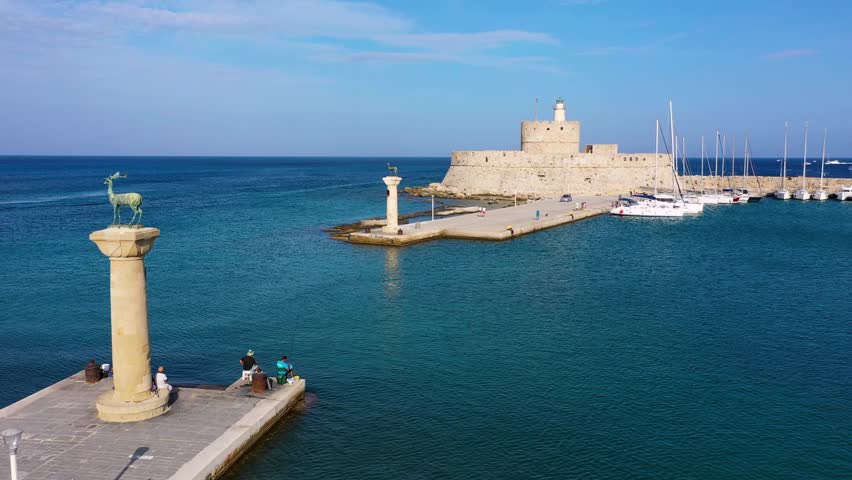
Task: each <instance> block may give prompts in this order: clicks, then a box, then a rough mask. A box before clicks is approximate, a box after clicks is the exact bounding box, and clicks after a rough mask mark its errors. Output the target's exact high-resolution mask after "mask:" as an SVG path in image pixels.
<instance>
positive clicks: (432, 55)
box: [0, 0, 852, 156]
mask: <svg viewBox="0 0 852 480" xmlns="http://www.w3.org/2000/svg"><path fill="white" fill-rule="evenodd" d="M850 24H852V2H841V1H813V2H781V1H777V0H776V1H747V2H744V1H713V2H698V1H695V2H693V1H650V0H649V1H634V0H630V1H628V0H538V1H536V2H520V1H517V0H515V1H478V2H477V1H465V0H428V1H427V0H418V1H415V0H410V1H399V2H390V1H374V2H357V1H351V2H344V1H330V0H295V1H294V0H160V1H145V0H127V1H118V0H115V1H68V0H62V1H60V0H54V1H47V0H0V154H76V155H98V154H101V155H377V156H378V155H411V156H420V155H435V156H447V155H449V153H450V151H452V150H467V149H517V148H518V147H519V136H520V134H519V129H520V125H519V122H520V121H521V120H524V119H532V118H533V117H534V115H535V99H536V98H539V99H540V105H539V115H540V116H541V117H542V118H546V117H550V116H551V114H552V111H551V107H552V102H553V100H554V99H555V98H556V97H557V96H560V95H561V96H563V97H564V98H565V101H566V105H567V111H568V117H569V118H570V119H575V120H580V121H581V122H582V130H581V133H582V138H581V141H582V142H584V143H619V144H620V145H621V150H622V151H634V152H635V151H649V150H650V151H652V150H653V140H654V138H653V132H654V120H655V119H657V118H660V119H661V120H662V119H665V118H666V116H667V101H668V99H669V98H671V99H672V100H673V101H674V105H675V115H676V123H677V126H678V130H679V135H682V136H685V137H686V139H687V153H689V154H695V155H697V154H698V143H699V137H700V135H705V136H706V137H707V138H708V140H707V141H708V145H709V144H710V143H711V142H712V136H713V134H714V130H715V129H716V128H720V129H722V130H723V131H724V132H726V133H727V134H729V135H735V136H736V137H737V138H738V139H742V138H744V137H745V135H746V134H748V135H749V136H750V139H751V143H752V150H753V152H754V154H755V155H756V156H764V155H765V156H775V155H780V153H781V149H782V146H783V128H784V121H785V120H789V121H790V122H791V138H790V148H791V155H800V154H801V143H802V138H801V137H802V124H803V122H804V121H805V120H808V121H809V122H810V125H811V132H812V134H813V135H814V137H813V138H814V140H813V141H812V142H810V144H811V145H813V147H812V150H811V151H812V154H811V155H816V154H817V153H818V152H817V145H818V143H819V141H818V140H817V138H815V137H818V136H819V135H820V134H821V131H822V129H823V128H828V129H829V142H828V143H829V152H830V154H833V155H834V156H843V155H849V156H852V135H850V133H852V115H850V113H852V94H850V88H852V87H850V85H852V84H850V78H852V60H850V59H852V31H850V29H849V25H850ZM738 144H740V145H741V144H742V142H741V140H738Z"/></svg>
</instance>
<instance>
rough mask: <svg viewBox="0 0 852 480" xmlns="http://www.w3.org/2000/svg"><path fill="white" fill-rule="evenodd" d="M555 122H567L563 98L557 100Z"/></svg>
mask: <svg viewBox="0 0 852 480" xmlns="http://www.w3.org/2000/svg"><path fill="white" fill-rule="evenodd" d="M553 121H554V122H564V121H565V101H564V100H562V97H559V98H557V99H556V104H555V105H553Z"/></svg>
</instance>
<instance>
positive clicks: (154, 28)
mask: <svg viewBox="0 0 852 480" xmlns="http://www.w3.org/2000/svg"><path fill="white" fill-rule="evenodd" d="M0 2H3V3H0V12H3V13H4V17H5V19H6V22H4V24H2V25H0V45H2V44H7V45H13V46H14V45H18V44H27V45H29V46H28V47H26V48H30V47H35V46H37V45H39V44H44V45H43V47H44V49H45V50H46V51H45V53H46V54H50V49H51V46H52V47H55V48H56V49H57V50H62V49H65V48H68V46H69V45H74V44H77V43H79V42H85V41H89V42H91V43H103V44H105V45H109V46H114V45H117V44H120V43H121V42H123V41H124V40H123V38H130V37H134V38H133V40H134V41H136V42H138V40H139V36H140V35H141V36H144V35H149V34H153V33H156V32H167V33H171V32H174V33H193V34H196V35H201V36H207V38H208V39H209V40H213V41H215V40H227V39H228V38H235V39H243V40H249V41H252V42H254V44H255V46H257V45H260V44H261V42H263V43H264V44H266V45H274V44H276V43H277V44H279V45H282V44H285V43H286V44H288V45H289V49H288V53H290V54H292V53H293V50H294V49H293V45H297V44H298V43H299V42H303V43H304V42H307V43H310V44H313V45H314V47H316V46H317V45H322V44H324V45H327V46H328V47H329V48H330V49H332V50H342V51H343V53H342V54H340V53H338V52H331V53H330V54H329V53H325V54H321V55H319V57H320V58H321V59H323V60H325V61H329V60H331V61H334V60H335V59H336V60H339V61H347V62H351V61H356V62H357V61H369V62H381V61H393V62H400V61H405V62H414V61H455V62H462V63H465V62H464V60H465V58H466V57H469V56H470V55H472V54H475V53H476V52H485V51H491V53H490V54H489V55H491V56H493V57H495V58H500V57H501V55H500V54H499V52H498V50H499V49H501V48H504V47H508V46H512V45H516V44H524V43H527V44H528V43H535V44H541V45H551V46H553V45H558V43H559V42H558V40H557V39H556V38H554V37H553V36H551V35H549V34H546V33H540V32H530V31H524V30H511V29H505V30H493V31H483V32H423V31H421V30H419V29H418V28H416V25H415V24H414V22H413V21H412V20H411V19H409V18H407V17H406V16H405V15H402V14H400V13H398V12H393V11H390V10H388V9H386V8H384V7H382V6H379V5H377V4H373V3H368V2H346V1H336V0H253V1H251V2H245V1H237V0H207V1H202V0H173V1H168V2H166V1H152V0H131V1H128V2H119V1H91V0H90V1H86V2H83V3H73V2H54V1H49V0H33V1H31V2H24V1H23V0H0ZM201 38H205V37H201ZM142 43H143V44H144V42H142ZM352 45H358V47H353V46H352ZM313 49H314V48H309V49H307V50H306V51H304V52H303V57H302V58H307V59H311V58H317V55H315V54H314V52H313V51H312V50H313ZM2 57H3V54H2V53H0V58H2ZM469 63H470V64H473V62H469ZM477 63H478V64H483V63H482V62H477ZM497 63H499V62H497Z"/></svg>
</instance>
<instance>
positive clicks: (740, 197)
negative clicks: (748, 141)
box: [728, 135, 748, 204]
mask: <svg viewBox="0 0 852 480" xmlns="http://www.w3.org/2000/svg"><path fill="white" fill-rule="evenodd" d="M736 161H737V150H736V148H735V147H734V136H733V135H731V176H730V177H728V186H729V187H730V188H729V189H728V192H730V195H731V203H737V204H739V203H746V202H748V195H746V194H745V193H743V192H741V191H739V192H738V191H736V190H735V189H734V166H735V165H736Z"/></svg>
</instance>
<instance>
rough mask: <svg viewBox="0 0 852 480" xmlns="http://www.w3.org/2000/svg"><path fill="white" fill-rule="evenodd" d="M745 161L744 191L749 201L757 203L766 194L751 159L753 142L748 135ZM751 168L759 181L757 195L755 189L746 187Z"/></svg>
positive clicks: (756, 180) (756, 181)
mask: <svg viewBox="0 0 852 480" xmlns="http://www.w3.org/2000/svg"><path fill="white" fill-rule="evenodd" d="M743 163H744V165H743V176H744V178H745V180H744V181H743V193H745V194H747V195H748V200H747V202H748V203H757V202H759V201H760V200H761V199H763V197H764V195H763V190H762V189H761V188H760V179H759V178H757V172H756V171H755V170H754V162H752V160H751V143H750V142H749V140H748V136H746V150H745V160H744V162H743ZM749 168H751V171H752V173H754V177H755V183H757V190H758V193H757V195H755V194H754V192H753V191H751V190H748V189H747V188H746V187H747V185H746V184H747V183H748V182H747V180H748V169H749Z"/></svg>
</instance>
